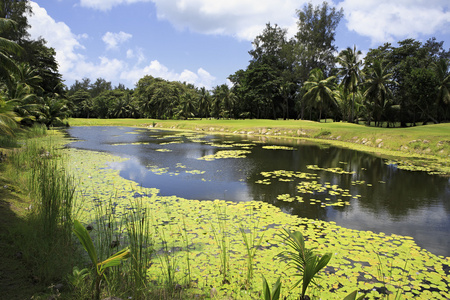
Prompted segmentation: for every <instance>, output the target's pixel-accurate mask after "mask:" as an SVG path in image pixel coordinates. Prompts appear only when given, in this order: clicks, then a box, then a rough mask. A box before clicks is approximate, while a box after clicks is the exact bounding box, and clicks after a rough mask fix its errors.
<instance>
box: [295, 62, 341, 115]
mask: <svg viewBox="0 0 450 300" xmlns="http://www.w3.org/2000/svg"><path fill="white" fill-rule="evenodd" d="M324 77H325V76H324V75H323V72H322V70H321V69H313V70H312V71H311V72H310V73H309V78H308V81H306V82H305V85H304V88H305V90H306V93H305V95H304V96H303V98H304V99H305V100H306V101H310V102H313V103H314V104H316V105H317V106H318V107H319V121H320V120H321V118H322V110H323V109H324V108H325V107H326V106H327V105H328V106H334V107H337V104H336V100H335V98H334V89H335V87H336V84H335V79H336V76H330V77H328V78H324Z"/></svg>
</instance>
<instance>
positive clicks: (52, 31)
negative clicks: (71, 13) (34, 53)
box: [28, 1, 87, 74]
mask: <svg viewBox="0 0 450 300" xmlns="http://www.w3.org/2000/svg"><path fill="white" fill-rule="evenodd" d="M30 6H31V8H32V10H33V13H34V14H33V16H32V17H30V18H28V22H29V24H30V26H31V28H29V30H28V32H29V33H30V35H31V37H32V38H34V39H37V38H39V37H43V38H44V39H45V40H46V41H47V42H48V45H50V46H51V47H53V48H55V50H56V60H57V61H58V63H59V71H60V72H61V73H63V74H64V73H66V72H68V71H69V70H71V69H72V68H73V67H74V65H75V63H76V62H77V61H79V60H83V59H84V57H83V55H81V54H79V53H77V52H76V50H79V49H84V47H83V46H82V45H81V44H80V42H79V41H78V40H79V38H85V37H87V35H86V34H82V35H80V37H77V36H76V35H74V34H73V33H72V32H71V30H70V28H69V27H68V26H67V25H66V24H65V23H63V22H56V21H55V20H54V19H53V18H52V17H50V16H49V15H48V14H47V11H46V10H45V9H44V8H42V7H40V6H39V5H38V4H36V3H35V2H33V1H30Z"/></svg>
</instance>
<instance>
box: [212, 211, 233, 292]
mask: <svg viewBox="0 0 450 300" xmlns="http://www.w3.org/2000/svg"><path fill="white" fill-rule="evenodd" d="M214 209H215V214H216V218H217V223H218V226H219V228H218V229H216V227H215V226H214V224H213V223H211V230H212V232H213V235H214V239H215V240H216V243H217V247H218V248H219V251H220V254H219V257H220V273H221V274H222V284H225V283H230V281H229V280H228V278H227V277H228V269H229V267H230V266H229V260H230V254H229V250H230V239H229V234H228V233H227V206H226V205H224V206H222V207H221V206H220V205H219V204H216V205H215V206H214Z"/></svg>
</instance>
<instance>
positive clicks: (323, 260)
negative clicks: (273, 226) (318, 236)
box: [277, 229, 332, 299]
mask: <svg viewBox="0 0 450 300" xmlns="http://www.w3.org/2000/svg"><path fill="white" fill-rule="evenodd" d="M280 236H281V237H282V238H283V242H284V243H286V244H287V246H288V247H289V249H290V250H285V251H282V252H280V253H279V254H278V255H277V257H278V258H280V259H281V260H283V261H286V262H287V263H288V265H289V266H290V268H292V269H294V270H295V273H294V274H293V276H298V277H300V279H299V280H298V281H297V282H296V283H295V284H294V286H293V287H292V289H293V288H295V287H297V286H298V285H299V284H302V288H301V297H300V298H301V299H304V298H305V295H306V290H307V289H308V286H309V285H310V283H312V284H314V285H317V282H316V280H317V279H318V278H319V276H317V275H316V274H317V273H318V272H319V271H320V270H322V269H323V268H324V267H325V266H326V265H327V264H328V263H329V262H330V260H331V256H332V254H331V253H326V254H324V255H323V256H321V257H319V256H318V255H317V254H316V253H314V248H311V249H307V248H306V247H305V238H304V237H303V234H302V233H301V232H300V231H294V232H291V231H290V230H289V229H284V232H283V233H282V234H280Z"/></svg>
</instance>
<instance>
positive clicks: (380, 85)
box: [364, 60, 397, 122]
mask: <svg viewBox="0 0 450 300" xmlns="http://www.w3.org/2000/svg"><path fill="white" fill-rule="evenodd" d="M368 69H369V71H368V74H367V77H366V81H365V82H364V84H365V85H366V87H367V89H366V91H365V92H364V97H365V98H366V100H367V101H368V102H371V103H372V105H373V109H374V111H373V113H374V115H375V116H374V117H375V121H377V122H379V121H381V116H382V114H383V112H384V111H385V109H386V107H387V106H388V104H389V103H388V100H389V98H390V97H392V91H391V89H390V88H389V86H392V85H395V84H397V83H396V82H395V81H394V80H392V79H391V78H392V73H389V66H383V63H382V62H381V61H379V60H375V61H374V62H373V63H372V65H371V66H369V68H368Z"/></svg>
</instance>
